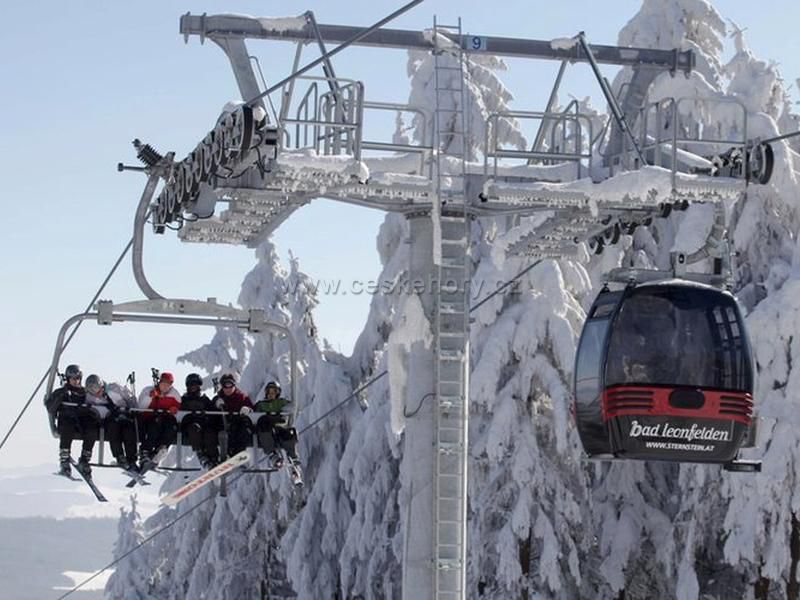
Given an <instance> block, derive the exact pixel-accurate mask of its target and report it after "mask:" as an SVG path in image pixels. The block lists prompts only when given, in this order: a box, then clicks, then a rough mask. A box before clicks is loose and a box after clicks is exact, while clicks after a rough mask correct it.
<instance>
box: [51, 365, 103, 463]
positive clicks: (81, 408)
mask: <svg viewBox="0 0 800 600" xmlns="http://www.w3.org/2000/svg"><path fill="white" fill-rule="evenodd" d="M64 379H65V380H66V384H65V385H63V386H62V387H60V388H58V389H56V390H54V391H53V393H52V394H50V396H49V397H48V398H47V399H46V400H45V406H46V407H47V412H48V414H49V416H50V420H51V422H55V423H56V429H57V431H58V435H59V438H60V440H59V444H58V463H59V471H58V474H59V475H64V476H65V477H70V476H71V475H72V468H71V467H70V460H71V457H70V452H71V449H72V441H73V440H74V439H75V438H76V437H79V438H81V440H82V441H83V444H82V448H81V456H80V460H79V461H78V466H77V468H78V469H79V470H80V471H81V473H84V474H86V476H87V477H88V476H91V468H90V467H89V461H90V460H91V458H92V450H93V449H94V443H95V442H96V441H97V439H98V437H99V436H100V418H99V415H98V414H97V412H96V411H95V410H93V409H92V408H91V407H89V406H88V405H87V404H86V390H84V389H83V387H82V386H81V380H82V379H83V373H81V368H80V367H79V366H78V365H68V366H67V368H66V370H65V371H64Z"/></svg>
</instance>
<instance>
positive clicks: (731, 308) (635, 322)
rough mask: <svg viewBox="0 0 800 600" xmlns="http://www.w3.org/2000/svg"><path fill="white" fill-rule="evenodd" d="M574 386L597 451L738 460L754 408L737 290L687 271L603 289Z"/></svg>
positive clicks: (581, 421)
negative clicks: (694, 278)
mask: <svg viewBox="0 0 800 600" xmlns="http://www.w3.org/2000/svg"><path fill="white" fill-rule="evenodd" d="M574 393H575V405H574V409H575V411H574V412H575V418H576V422H577V427H578V432H579V434H580V439H581V442H582V444H583V447H584V450H585V451H586V453H587V454H588V455H589V456H590V457H593V456H594V457H598V455H605V456H607V457H608V456H609V455H610V456H613V457H616V458H632V459H641V460H667V461H679V462H706V463H725V464H726V465H729V464H732V461H735V459H736V457H737V453H738V451H739V449H740V448H741V447H742V445H743V443H744V442H745V440H746V438H747V437H748V434H749V429H750V427H751V419H752V411H753V361H752V356H751V352H750V345H749V342H748V339H747V334H746V331H745V327H744V320H743V318H742V314H741V311H740V310H739V306H738V304H737V302H736V299H735V298H734V297H733V295H732V294H730V293H729V292H727V291H722V290H719V289H717V288H714V287H711V286H708V285H704V284H699V283H693V282H690V281H685V280H680V279H670V280H666V281H658V282H648V283H640V284H630V285H628V286H627V287H625V289H623V290H619V291H610V290H608V289H607V288H603V290H602V291H601V292H600V294H599V295H598V297H597V299H596V300H595V302H594V304H593V305H592V307H591V310H590V311H589V313H588V316H587V319H586V323H585V324H584V327H583V332H582V333H581V338H580V342H579V345H578V353H577V357H576V361H575V389H574ZM742 470H745V469H742ZM753 470H756V469H753Z"/></svg>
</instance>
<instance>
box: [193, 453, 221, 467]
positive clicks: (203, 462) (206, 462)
mask: <svg viewBox="0 0 800 600" xmlns="http://www.w3.org/2000/svg"><path fill="white" fill-rule="evenodd" d="M197 460H198V461H199V462H200V466H201V467H202V468H203V469H204V470H205V471H210V470H211V469H213V468H214V467H216V466H217V465H216V463H215V462H214V461H213V460H211V459H210V458H209V457H208V456H206V455H205V454H201V455H199V456H198V457H197Z"/></svg>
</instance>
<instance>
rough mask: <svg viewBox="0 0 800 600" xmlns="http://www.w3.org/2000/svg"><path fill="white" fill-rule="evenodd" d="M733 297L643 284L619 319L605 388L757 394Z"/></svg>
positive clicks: (622, 310)
mask: <svg viewBox="0 0 800 600" xmlns="http://www.w3.org/2000/svg"><path fill="white" fill-rule="evenodd" d="M738 316H739V312H738V310H737V309H736V305H735V302H734V300H733V298H732V297H731V296H729V295H727V294H723V293H721V292H717V291H715V290H708V289H704V288H693V287H688V286H687V287H684V286H668V285H664V286H658V285H654V286H644V287H641V288H638V289H636V290H634V291H633V293H632V294H631V295H630V296H628V297H627V298H626V299H625V301H624V303H623V305H622V308H621V309H620V311H619V313H618V315H617V318H616V319H615V321H614V328H613V330H612V332H611V335H610V338H609V350H608V359H607V362H606V385H614V384H624V383H633V384H656V385H686V386H697V387H706V388H715V389H727V390H742V391H752V365H751V363H750V350H749V348H748V346H747V341H746V338H745V337H744V336H743V330H742V327H741V324H740V323H739V320H738Z"/></svg>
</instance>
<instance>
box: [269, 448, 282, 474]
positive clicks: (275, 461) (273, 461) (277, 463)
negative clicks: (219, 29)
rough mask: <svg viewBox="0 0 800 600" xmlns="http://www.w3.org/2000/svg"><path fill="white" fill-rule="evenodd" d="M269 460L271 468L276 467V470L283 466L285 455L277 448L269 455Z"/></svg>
mask: <svg viewBox="0 0 800 600" xmlns="http://www.w3.org/2000/svg"><path fill="white" fill-rule="evenodd" d="M267 461H268V462H269V466H270V468H271V469H275V470H276V471H277V470H278V469H280V468H281V467H282V466H283V457H282V456H281V453H280V452H277V451H275V450H273V451H272V452H270V453H269V454H268V455H267Z"/></svg>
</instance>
